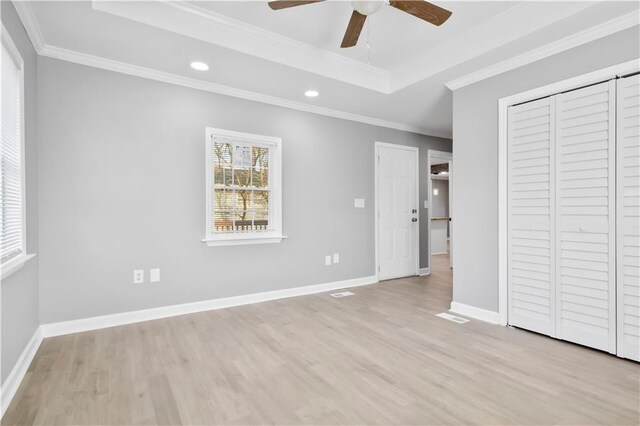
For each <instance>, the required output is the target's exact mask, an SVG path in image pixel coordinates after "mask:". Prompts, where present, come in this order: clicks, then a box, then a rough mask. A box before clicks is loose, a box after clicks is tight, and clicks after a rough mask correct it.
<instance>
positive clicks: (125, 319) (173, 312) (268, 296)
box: [41, 276, 378, 338]
mask: <svg viewBox="0 0 640 426" xmlns="http://www.w3.org/2000/svg"><path fill="white" fill-rule="evenodd" d="M377 282H378V280H377V278H376V276H369V277H361V278H353V279H349V280H343V281H336V282H331V283H324V284H315V285H309V286H304V287H294V288H288V289H284V290H273V291H266V292H262V293H253V294H246V295H242V296H232V297H225V298H222V299H211V300H204V301H200V302H192V303H184V304H180V305H170V306H162V307H159V308H151V309H143V310H140V311H131V312H122V313H119V314H112V315H103V316H98V317H91V318H83V319H78V320H72V321H64V322H56V323H49V324H43V325H42V326H41V330H42V336H43V337H45V338H46V337H54V336H62V335H65V334H71V333H79V332H82V331H89V330H99V329H102V328H109V327H116V326H120V325H126V324H134V323H137V322H142V321H150V320H155V319H160V318H169V317H174V316H177V315H185V314H192V313H196V312H204V311H213V310H217V309H225V308H232V307H235V306H243V305H251V304H254V303H261V302H268V301H271V300H280V299H286V298H289V297H297V296H306V295H311V294H318V293H325V292H328V291H334V290H341V289H345V288H351V287H359V286H364V285H369V284H375V283H377Z"/></svg>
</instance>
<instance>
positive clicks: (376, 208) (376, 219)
mask: <svg viewBox="0 0 640 426" xmlns="http://www.w3.org/2000/svg"><path fill="white" fill-rule="evenodd" d="M380 148H390V149H402V150H405V151H414V152H415V155H416V210H417V212H418V213H416V214H417V217H418V221H417V222H416V238H415V246H416V247H415V250H416V269H415V275H420V206H419V204H420V148H418V147H415V146H407V145H396V144H393V143H388V142H377V141H376V143H375V149H374V150H373V152H374V157H373V162H374V179H375V181H374V211H373V215H374V222H375V244H376V247H375V263H376V279H377V280H378V281H379V280H380V258H379V247H378V245H379V234H380V232H379V229H378V228H379V226H380V212H379V206H378V198H379V197H378V190H379V189H380V188H379V186H378V176H379V172H378V168H379V166H380V161H379V159H380ZM429 266H431V265H429ZM394 278H400V277H389V278H384V279H385V280H387V279H394Z"/></svg>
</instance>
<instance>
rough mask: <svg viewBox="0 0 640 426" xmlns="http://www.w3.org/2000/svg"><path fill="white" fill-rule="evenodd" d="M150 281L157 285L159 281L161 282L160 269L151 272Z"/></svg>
mask: <svg viewBox="0 0 640 426" xmlns="http://www.w3.org/2000/svg"><path fill="white" fill-rule="evenodd" d="M149 281H151V282H152V283H157V282H158V281H160V269H159V268H156V269H150V270H149Z"/></svg>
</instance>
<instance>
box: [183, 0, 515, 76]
mask: <svg viewBox="0 0 640 426" xmlns="http://www.w3.org/2000/svg"><path fill="white" fill-rule="evenodd" d="M190 3H191V4H194V5H196V6H201V7H202V8H204V9H207V10H209V11H211V12H214V13H218V14H221V15H224V16H227V17H230V18H233V19H237V20H239V21H243V22H246V23H247V24H250V25H254V26H256V27H260V28H262V29H265V30H267V31H271V32H274V33H277V34H280V35H282V36H285V37H289V38H292V39H294V40H299V41H301V42H303V43H307V44H309V45H311V46H314V47H317V48H320V49H323V50H327V51H330V52H333V53H337V54H340V55H344V56H346V57H347V58H350V59H353V60H356V61H358V62H362V63H363V64H367V63H368V58H370V60H371V65H372V66H374V67H377V68H381V69H384V70H393V69H395V68H397V67H398V66H400V65H401V64H405V63H407V61H408V60H410V59H411V58H415V57H416V56H418V55H421V54H423V53H424V52H426V51H428V50H429V49H431V48H433V47H435V46H437V45H438V44H440V43H442V42H444V41H445V40H448V39H451V38H453V37H456V36H457V35H459V34H461V33H462V32H464V31H466V30H467V29H469V28H472V27H474V26H477V25H478V24H479V23H482V22H485V21H488V20H489V19H491V18H492V17H494V16H496V15H498V14H500V13H502V12H504V11H505V10H507V9H509V8H512V7H514V6H515V5H516V4H517V3H516V2H473V3H472V2H464V3H462V2H457V3H456V2H447V1H442V2H438V3H437V4H438V6H441V7H444V8H446V9H449V10H452V11H455V14H454V16H453V17H452V18H451V19H450V20H449V21H448V22H447V23H446V25H442V26H441V27H436V26H435V25H430V24H427V23H425V22H423V21H421V20H419V19H418V18H415V17H413V16H411V15H409V14H407V13H403V12H401V11H399V10H397V9H394V8H392V7H390V6H384V7H382V9H380V11H379V12H378V13H376V14H374V15H372V16H370V17H368V18H367V21H366V26H365V28H364V29H363V31H362V34H361V39H360V43H359V44H358V45H357V46H356V47H354V48H348V49H341V48H340V43H341V42H342V38H343V36H344V33H345V30H346V28H347V24H348V22H349V18H350V17H351V12H352V11H353V8H352V7H351V3H350V2H348V1H328V2H324V3H315V4H310V5H307V6H304V7H294V8H291V9H284V10H279V11H273V10H271V9H270V8H269V7H268V6H267V4H266V2H254V1H224V2H223V1H219V2H204V3H203V2H190ZM367 40H368V41H369V48H370V49H369V54H368V53H367Z"/></svg>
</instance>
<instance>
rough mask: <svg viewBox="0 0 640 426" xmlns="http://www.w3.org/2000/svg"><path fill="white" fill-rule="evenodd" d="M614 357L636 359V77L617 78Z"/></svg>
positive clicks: (639, 118)
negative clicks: (615, 320) (615, 354)
mask: <svg viewBox="0 0 640 426" xmlns="http://www.w3.org/2000/svg"><path fill="white" fill-rule="evenodd" d="M617 101H618V102H617V107H618V114H617V115H618V128H617V141H618V144H617V148H618V149H617V154H618V155H617V165H618V166H617V174H618V175H617V178H618V179H617V180H618V186H617V249H618V255H617V262H618V265H617V286H618V294H617V299H618V339H617V342H618V356H620V357H624V358H630V359H633V360H636V361H640V338H639V337H638V336H640V326H639V324H640V307H639V306H638V305H639V303H638V300H639V299H638V295H639V294H640V267H639V266H638V265H639V263H640V262H639V258H640V229H639V228H640V227H639V224H640V216H639V215H638V212H639V211H640V197H639V196H638V195H639V193H640V191H639V190H640V76H639V75H635V76H631V77H627V78H621V79H620V80H618V96H617Z"/></svg>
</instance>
